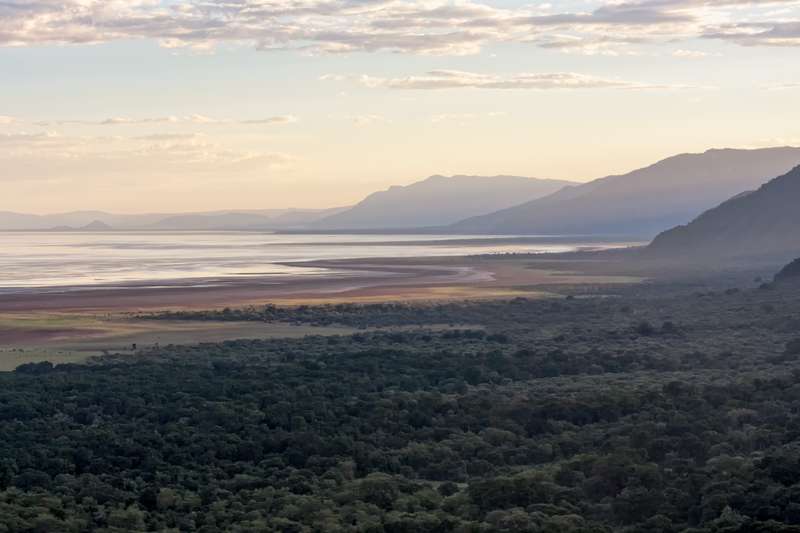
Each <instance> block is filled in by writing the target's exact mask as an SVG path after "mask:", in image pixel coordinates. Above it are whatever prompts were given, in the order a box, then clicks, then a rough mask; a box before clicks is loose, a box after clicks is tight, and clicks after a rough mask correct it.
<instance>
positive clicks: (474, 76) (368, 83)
mask: <svg viewBox="0 0 800 533" xmlns="http://www.w3.org/2000/svg"><path fill="white" fill-rule="evenodd" d="M322 79H324V80H337V81H339V80H344V79H353V80H355V81H357V82H358V83H359V84H361V85H363V86H365V87H370V88H385V89H406V90H412V89H416V90H437V89H506V90H508V89H536V90H556V89H640V90H647V89H685V88H689V87H687V86H680V85H669V84H654V83H641V82H635V81H626V80H619V79H612V78H603V77H598V76H590V75H586V74H578V73H574V72H551V73H518V74H511V75H507V76H501V75H496V74H481V73H475V72H464V71H460V70H433V71H430V72H427V73H425V74H423V75H419V76H406V77H401V78H382V77H375V76H366V75H362V76H350V77H348V76H339V75H326V76H323V77H322Z"/></svg>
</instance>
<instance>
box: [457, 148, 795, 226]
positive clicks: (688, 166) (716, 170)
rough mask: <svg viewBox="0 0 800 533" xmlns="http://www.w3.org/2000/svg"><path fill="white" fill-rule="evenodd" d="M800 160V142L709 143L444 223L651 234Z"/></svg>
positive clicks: (693, 215) (683, 220)
mask: <svg viewBox="0 0 800 533" xmlns="http://www.w3.org/2000/svg"><path fill="white" fill-rule="evenodd" d="M798 164H800V148H796V147H788V146H787V147H775V148H762V149H756V150H738V149H731V148H723V149H711V150H707V151H705V152H702V153H696V154H691V153H684V154H678V155H674V156H671V157H668V158H665V159H662V160H660V161H657V162H656V163H653V164H651V165H648V166H645V167H642V168H640V169H636V170H634V171H632V172H629V173H627V174H615V175H610V176H605V177H603V178H598V179H596V180H593V181H590V182H587V183H585V184H581V185H578V186H576V187H573V188H571V189H566V190H562V191H557V192H555V193H554V194H551V195H549V196H545V197H542V198H539V199H536V200H532V201H530V202H526V203H523V204H520V205H517V206H513V207H510V208H507V209H503V210H499V211H497V212H495V213H490V214H488V215H483V216H479V217H473V218H469V219H465V220H463V221H460V222H458V223H456V224H453V225H451V226H449V227H448V228H447V230H448V231H449V232H454V233H482V234H490V233H496V234H505V233H513V234H517V233H524V234H620V235H636V236H648V237H652V236H653V235H656V234H658V233H659V232H661V231H663V230H665V229H668V228H670V227H673V226H676V225H678V224H683V223H686V222H688V221H690V220H692V219H693V218H694V217H696V216H697V215H699V214H700V213H702V212H703V211H704V210H706V209H708V208H709V207H710V206H713V205H717V204H719V203H720V202H722V201H724V200H725V199H727V198H730V197H732V196H734V195H736V194H739V193H740V192H742V191H745V190H751V189H753V188H755V187H757V186H759V185H761V184H762V183H763V180H764V177H765V176H776V175H779V174H782V173H784V172H786V171H788V170H789V169H791V168H793V167H794V166H795V165H798Z"/></svg>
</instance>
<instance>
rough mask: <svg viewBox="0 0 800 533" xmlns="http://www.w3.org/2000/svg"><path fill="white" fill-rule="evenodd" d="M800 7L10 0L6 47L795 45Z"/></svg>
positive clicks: (2, 39) (723, 1)
mask: <svg viewBox="0 0 800 533" xmlns="http://www.w3.org/2000/svg"><path fill="white" fill-rule="evenodd" d="M555 5H558V4H555ZM797 5H798V2H797V0H770V1H758V0H748V1H746V0H644V1H616V2H604V3H603V4H602V5H600V6H599V7H597V8H596V9H593V10H590V11H569V10H562V11H560V12H559V11H558V10H556V9H554V6H553V5H550V6H545V7H546V8H544V7H543V6H539V7H536V6H527V5H522V6H508V5H506V6H505V7H498V6H496V5H494V4H491V5H490V4H489V3H487V2H485V1H483V2H482V1H479V0H455V1H446V0H403V1H401V0H269V1H265V0H203V1H192V0H64V1H60V2H57V1H54V0H5V1H3V2H0V45H6V46H31V45H39V44H93V43H103V42H109V41H119V40H151V41H154V42H158V43H159V44H160V45H161V46H163V47H165V48H170V49H176V48H189V49H192V50H200V51H209V50H212V49H213V48H214V47H215V46H216V45H218V44H219V43H246V44H249V45H251V46H254V47H256V48H257V49H259V50H265V51H270V50H299V51H304V52H307V53H350V52H378V51H392V52H400V53H408V54H428V55H430V54H438V55H442V54H447V55H463V54H474V53H477V52H479V51H480V50H482V49H483V48H484V47H485V46H487V45H490V44H496V43H504V42H524V43H532V44H534V45H538V46H545V47H548V48H554V49H559V50H564V51H578V52H581V51H586V52H587V53H598V50H600V49H602V50H604V51H606V53H608V50H610V49H612V48H614V47H615V46H618V47H622V48H624V47H627V46H630V45H632V44H637V43H644V42H671V41H674V40H676V39H692V38H695V37H698V36H705V37H707V38H717V39H724V40H728V41H731V42H735V43H738V44H745V45H749V46H756V45H768V46H796V45H797V40H798V35H797V24H798V23H800V14H798V13H797V11H796V7H797ZM776 7H781V9H779V10H776ZM778 15H780V17H781V18H780V19H774V20H771V19H770V17H777V16H778ZM753 24H755V26H752V25H753ZM565 36H570V37H572V38H573V39H572V40H571V42H570V40H569V39H566V38H565ZM577 43H583V45H584V46H581V45H580V44H577Z"/></svg>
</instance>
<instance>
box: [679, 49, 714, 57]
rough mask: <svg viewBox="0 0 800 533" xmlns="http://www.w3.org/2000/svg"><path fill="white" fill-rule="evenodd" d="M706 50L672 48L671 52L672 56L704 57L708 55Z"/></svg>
mask: <svg viewBox="0 0 800 533" xmlns="http://www.w3.org/2000/svg"><path fill="white" fill-rule="evenodd" d="M708 56H709V54H708V52H702V51H700V50H683V49H681V50H674V51H673V52H672V57H682V58H686V59H701V58H704V57H708Z"/></svg>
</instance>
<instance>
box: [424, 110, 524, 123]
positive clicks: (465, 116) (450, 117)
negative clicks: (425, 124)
mask: <svg viewBox="0 0 800 533" xmlns="http://www.w3.org/2000/svg"><path fill="white" fill-rule="evenodd" d="M507 114H508V113H505V112H502V111H494V112H491V113H439V114H437V115H433V116H432V117H431V122H433V123H440V122H451V121H455V122H459V123H465V122H468V121H471V120H478V119H481V118H496V117H502V116H506V115H507Z"/></svg>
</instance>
